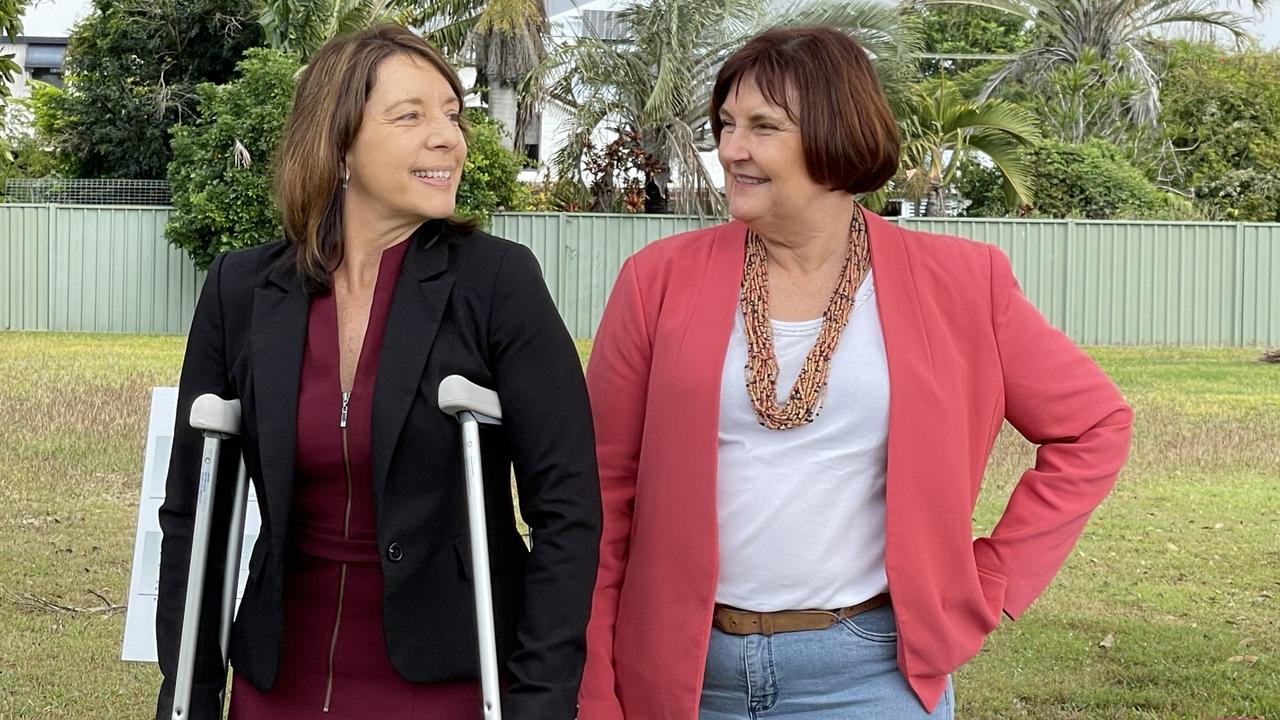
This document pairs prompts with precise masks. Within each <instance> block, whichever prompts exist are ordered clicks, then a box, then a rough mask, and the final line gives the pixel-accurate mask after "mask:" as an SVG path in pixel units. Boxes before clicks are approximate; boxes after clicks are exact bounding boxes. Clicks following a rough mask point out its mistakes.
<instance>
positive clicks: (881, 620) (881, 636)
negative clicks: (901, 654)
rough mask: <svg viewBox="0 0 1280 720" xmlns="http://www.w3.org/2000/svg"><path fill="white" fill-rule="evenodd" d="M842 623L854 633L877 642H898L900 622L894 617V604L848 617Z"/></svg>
mask: <svg viewBox="0 0 1280 720" xmlns="http://www.w3.org/2000/svg"><path fill="white" fill-rule="evenodd" d="M840 624H841V625H843V626H844V627H845V629H847V630H848V631H849V632H851V633H853V634H854V635H856V636H858V637H860V638H862V639H863V640H867V641H870V642H876V643H896V642H897V641H898V623H897V621H895V620H894V617H893V606H892V605H885V606H884V607H878V608H875V609H873V610H867V611H866V612H861V613H858V614H857V615H854V616H853V617H847V618H845V619H843V620H841V621H840Z"/></svg>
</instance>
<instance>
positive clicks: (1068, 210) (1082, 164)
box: [1032, 140, 1198, 220]
mask: <svg viewBox="0 0 1280 720" xmlns="http://www.w3.org/2000/svg"><path fill="white" fill-rule="evenodd" d="M1032 161H1033V163H1034V167H1035V177H1036V203H1035V207H1034V208H1032V214H1033V216H1034V217H1051V218H1087V219H1095V220H1123V219H1128V220H1188V219H1194V218H1197V217H1198V215H1197V213H1196V210H1195V208H1194V207H1193V206H1192V205H1191V204H1190V203H1189V202H1187V201H1186V200H1183V199H1182V198H1180V197H1178V196H1176V195H1173V194H1171V193H1168V192H1164V191H1162V190H1160V189H1159V188H1157V187H1155V186H1154V185H1152V184H1151V182H1150V181H1149V180H1147V178H1146V176H1145V175H1143V174H1142V172H1141V171H1140V170H1138V169H1137V168H1135V167H1134V166H1133V165H1131V164H1130V163H1129V162H1128V161H1127V160H1126V159H1125V158H1124V156H1123V155H1122V154H1121V153H1120V151H1119V150H1117V149H1116V148H1115V147H1114V146H1112V145H1110V144H1108V143H1106V142H1104V141H1101V140H1090V141H1088V142H1086V143H1084V144H1082V145H1069V144H1066V143H1061V142H1056V141H1048V142H1045V143H1043V144H1041V145H1040V146H1039V147H1038V148H1037V149H1036V150H1035V152H1034V153H1033V155H1032Z"/></svg>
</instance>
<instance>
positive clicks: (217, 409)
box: [191, 393, 240, 435]
mask: <svg viewBox="0 0 1280 720" xmlns="http://www.w3.org/2000/svg"><path fill="white" fill-rule="evenodd" d="M191 427H193V428H195V429H196V430H199V431H201V432H204V433H210V432H214V433H222V434H223V435H239V434H240V401H239V400H223V399H222V398H220V397H218V396H217V395H214V394H213V393H205V394H204V395H201V396H200V397H198V398H196V400H195V402H193V403H191Z"/></svg>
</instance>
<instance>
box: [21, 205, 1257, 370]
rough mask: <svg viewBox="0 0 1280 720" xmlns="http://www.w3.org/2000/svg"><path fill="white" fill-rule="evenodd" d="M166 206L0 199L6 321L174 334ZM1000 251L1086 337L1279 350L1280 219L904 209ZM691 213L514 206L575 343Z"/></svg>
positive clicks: (190, 276) (185, 297)
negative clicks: (1001, 215) (626, 267)
mask: <svg viewBox="0 0 1280 720" xmlns="http://www.w3.org/2000/svg"><path fill="white" fill-rule="evenodd" d="M170 212H171V210H170V209H168V208H155V207H98V206H61V205H0V282H3V283H4V287H3V289H2V290H0V328H6V329H22V330H64V331H78V332H136V333H182V332H185V331H186V328H187V324H188V322H189V321H190V317H191V313H192V311H193V309H194V305H195V299H196V295H197V293H198V291H199V287H200V283H201V282H202V281H203V276H202V275H201V274H200V273H197V272H196V271H195V269H194V268H193V267H192V266H191V263H190V261H189V260H188V259H187V258H186V255H185V254H184V253H182V252H181V251H178V250H175V249H173V248H172V247H170V246H169V245H168V243H167V242H166V240H165V237H164V225H165V222H166V221H167V220H168V217H169V214H170ZM900 222H901V223H902V224H903V225H904V226H906V227H911V228H913V229H918V230H923V231H926V232H937V233H944V234H950V235H959V236H962V237H968V238H971V239H974V240H979V241H982V242H989V243H993V244H995V245H997V246H999V247H1000V248H1001V249H1002V250H1004V251H1005V252H1006V253H1008V255H1009V257H1010V258H1011V259H1012V261H1013V267H1014V272H1015V273H1016V274H1017V276H1018V278H1019V280H1020V281H1021V283H1022V286H1023V289H1024V290H1025V292H1026V293H1027V296H1028V297H1029V298H1030V299H1031V301H1032V302H1034V303H1035V304H1036V306H1037V307H1039V308H1040V310H1041V311H1042V312H1044V313H1045V315H1046V316H1048V317H1049V319H1050V320H1051V321H1052V322H1053V323H1054V324H1055V325H1057V326H1059V327H1061V328H1062V329H1063V330H1065V331H1066V332H1067V333H1068V334H1069V335H1070V336H1071V337H1072V338H1074V339H1075V340H1076V341H1077V342H1080V343H1083V344H1087V345H1149V344H1167V345H1240V346H1254V345H1280V225H1278V224H1269V225H1263V224H1230V223H1167V222H1103V221H1083V220H1074V221H1073V220H1008V219H1000V220H994V219H992V220H987V219H981V220H978V219H955V218H937V219H934V218H904V219H902V220H901V221H900ZM702 224H703V223H702V222H701V221H699V220H698V219H697V218H687V217H672V216H644V215H641V216H619V215H592V214H534V213H509V214H501V215H496V216H494V218H493V222H492V227H491V231H492V232H493V233H494V234H496V235H500V236H503V237H507V238H510V239H512V240H515V241H517V242H520V243H522V244H524V245H527V246H529V247H530V248H532V249H533V251H534V253H535V254H536V255H537V256H538V259H539V260H540V261H541V262H542V266H543V271H544V273H545V276H546V281H547V285H548V287H549V288H550V289H551V292H552V295H553V297H554V298H555V299H556V303H557V305H558V307H559V308H560V312H561V314H562V315H563V317H564V319H565V324H566V325H568V327H569V329H570V331H571V332H572V333H573V334H574V336H575V337H584V338H585V337H591V336H592V335H594V333H595V328H596V325H597V324H598V323H599V320H600V314H601V312H602V311H603V309H604V303H605V300H606V299H607V298H608V293H609V291H610V290H611V289H612V286H613V280H614V277H615V275H616V274H617V271H618V268H619V267H620V266H621V265H622V262H623V260H625V259H626V258H627V257H628V256H629V255H631V254H632V253H634V252H635V251H637V250H639V249H640V248H642V247H644V245H645V244H647V243H649V242H652V241H653V240H656V239H658V238H661V237H665V236H667V235H672V234H675V233H677V232H682V231H684V230H690V229H693V228H696V227H699V226H700V225H702Z"/></svg>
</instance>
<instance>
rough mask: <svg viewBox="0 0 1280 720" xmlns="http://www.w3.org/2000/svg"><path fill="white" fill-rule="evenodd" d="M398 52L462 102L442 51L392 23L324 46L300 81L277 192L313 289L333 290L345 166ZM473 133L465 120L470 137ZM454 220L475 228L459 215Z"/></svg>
mask: <svg viewBox="0 0 1280 720" xmlns="http://www.w3.org/2000/svg"><path fill="white" fill-rule="evenodd" d="M397 55H407V56H410V57H415V58H419V59H422V60H424V61H426V62H427V63H429V64H430V65H431V66H432V67H434V68H435V69H436V70H439V71H440V74H441V75H444V77H445V79H446V80H448V81H449V85H450V87H452V88H453V92H454V94H455V95H457V96H458V104H459V105H461V104H462V100H463V97H464V95H465V92H464V90H463V89H462V82H461V81H460V80H459V79H458V73H457V72H455V71H454V69H453V67H451V66H450V65H449V62H448V61H447V60H445V58H444V56H443V55H441V54H440V51H438V50H436V49H435V48H434V47H432V46H431V45H430V44H429V43H427V41H425V40H423V39H422V38H421V37H419V36H417V35H415V34H414V33H412V32H410V31H409V30H407V29H405V28H403V27H401V26H399V25H394V24H390V23H383V24H378V25H374V26H372V27H369V28H367V29H365V30H362V31H360V32H357V33H354V34H351V35H346V36H343V37H338V38H334V39H333V40H330V41H329V42H327V43H325V44H324V46H323V47H321V48H320V49H319V50H318V51H316V53H315V55H313V56H312V57H311V60H310V62H309V63H308V64H307V67H306V69H305V70H304V71H303V72H302V77H300V78H299V79H298V87H297V89H296V90H295V91H294V95H293V110H292V112H291V113H290V115H289V120H288V122H287V123H286V125H285V130H284V136H283V137H282V138H281V141H280V149H279V151H278V154H277V155H276V168H275V195H276V203H277V205H278V206H279V208H280V215H281V220H282V221H283V223H284V234H285V237H286V238H287V239H288V240H289V242H290V244H292V245H293V247H294V251H295V252H294V254H295V257H296V261H297V265H298V273H299V274H300V275H301V276H302V279H303V283H304V284H305V285H306V287H307V288H308V289H309V290H310V291H312V292H319V291H322V290H324V289H327V288H328V287H329V286H330V283H331V281H332V277H333V271H334V270H335V269H337V267H338V265H340V264H341V263H342V254H343V248H342V177H341V175H342V161H343V158H344V157H346V154H347V150H348V149H349V148H350V147H351V144H352V142H354V141H355V137H356V133H358V132H359V131H360V122H361V119H362V118H363V117H364V106H365V103H366V101H368V99H369V95H370V93H372V92H373V86H374V83H375V82H376V81H377V77H378V67H379V65H381V64H382V61H384V60H386V59H387V58H390V57H393V56H397ZM468 130H469V128H468V127H467V126H466V124H465V122H464V123H463V126H462V132H463V136H464V137H466V136H467V134H468ZM449 222H450V223H452V224H454V225H456V226H462V227H471V225H472V224H471V223H469V222H467V221H466V220H462V219H460V218H457V217H454V218H450V219H449Z"/></svg>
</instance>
